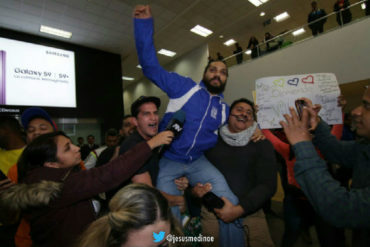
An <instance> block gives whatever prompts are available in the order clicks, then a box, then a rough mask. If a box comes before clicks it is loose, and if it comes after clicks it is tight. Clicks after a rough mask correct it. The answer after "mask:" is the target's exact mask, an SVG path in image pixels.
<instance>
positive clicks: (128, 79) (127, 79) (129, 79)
mask: <svg viewBox="0 0 370 247" xmlns="http://www.w3.org/2000/svg"><path fill="white" fill-rule="evenodd" d="M122 80H125V81H133V80H135V78H132V77H127V76H122Z"/></svg>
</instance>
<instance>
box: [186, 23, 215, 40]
mask: <svg viewBox="0 0 370 247" xmlns="http://www.w3.org/2000/svg"><path fill="white" fill-rule="evenodd" d="M190 31H191V32H193V33H196V34H198V35H200V36H202V37H207V36H209V35H211V34H212V33H213V32H212V31H211V30H209V29H207V28H205V27H202V26H201V25H196V26H195V27H193V28H192V29H190Z"/></svg>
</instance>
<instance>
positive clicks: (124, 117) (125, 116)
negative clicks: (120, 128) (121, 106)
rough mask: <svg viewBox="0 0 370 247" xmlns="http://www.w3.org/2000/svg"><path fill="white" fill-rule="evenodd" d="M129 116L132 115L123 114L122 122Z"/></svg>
mask: <svg viewBox="0 0 370 247" xmlns="http://www.w3.org/2000/svg"><path fill="white" fill-rule="evenodd" d="M129 117H132V115H130V114H127V115H124V116H123V118H122V122H123V121H125V120H126V119H127V118H129Z"/></svg>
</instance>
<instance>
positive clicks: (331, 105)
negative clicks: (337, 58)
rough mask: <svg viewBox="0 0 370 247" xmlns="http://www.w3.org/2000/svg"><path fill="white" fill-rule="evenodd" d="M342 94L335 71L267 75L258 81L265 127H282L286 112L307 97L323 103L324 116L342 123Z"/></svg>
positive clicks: (259, 115)
mask: <svg viewBox="0 0 370 247" xmlns="http://www.w3.org/2000/svg"><path fill="white" fill-rule="evenodd" d="M339 95H340V89H339V86H338V82H337V78H336V77H335V75H334V74H332V73H317V74H305V75H289V76H274V77H264V78H260V79H258V80H257V81H256V102H257V105H258V106H259V111H258V113H257V118H258V123H259V125H260V128H261V129H275V128H281V125H280V124H279V122H280V121H281V120H285V118H284V117H283V114H286V113H289V107H295V104H294V102H295V100H296V99H297V98H300V97H306V98H309V99H311V100H312V103H313V104H320V105H321V106H322V109H321V111H320V113H319V115H320V116H321V118H322V119H323V120H324V121H325V122H327V123H328V124H339V123H342V111H341V108H340V107H338V106H337V98H338V96H339Z"/></svg>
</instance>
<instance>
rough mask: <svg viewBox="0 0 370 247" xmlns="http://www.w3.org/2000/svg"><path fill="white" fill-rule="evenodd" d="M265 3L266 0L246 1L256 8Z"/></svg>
mask: <svg viewBox="0 0 370 247" xmlns="http://www.w3.org/2000/svg"><path fill="white" fill-rule="evenodd" d="M267 1H268V0H248V2H250V3H251V4H253V5H254V6H256V7H258V6H260V5H262V4H264V3H266V2H267Z"/></svg>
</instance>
